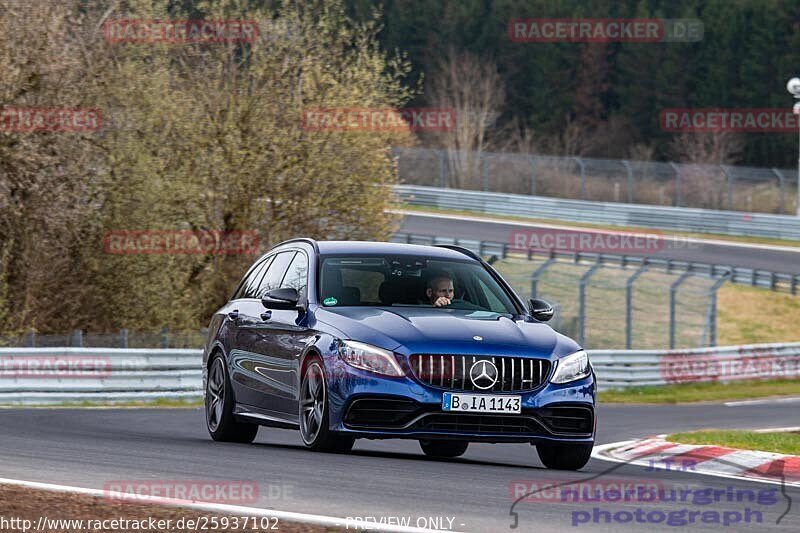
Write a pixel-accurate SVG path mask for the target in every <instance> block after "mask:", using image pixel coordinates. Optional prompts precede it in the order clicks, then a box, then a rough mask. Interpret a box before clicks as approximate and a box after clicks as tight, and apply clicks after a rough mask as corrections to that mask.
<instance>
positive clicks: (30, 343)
mask: <svg viewBox="0 0 800 533" xmlns="http://www.w3.org/2000/svg"><path fill="white" fill-rule="evenodd" d="M25 346H27V347H28V348H36V332H35V331H33V330H30V331H29V332H28V334H27V335H26V336H25Z"/></svg>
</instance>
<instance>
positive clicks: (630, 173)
mask: <svg viewBox="0 0 800 533" xmlns="http://www.w3.org/2000/svg"><path fill="white" fill-rule="evenodd" d="M622 164H623V165H624V166H625V170H626V171H627V172H628V203H629V204H632V203H633V169H632V168H631V164H630V163H629V162H628V161H626V160H625V159H623V160H622Z"/></svg>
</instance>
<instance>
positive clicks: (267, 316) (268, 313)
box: [261, 310, 272, 322]
mask: <svg viewBox="0 0 800 533" xmlns="http://www.w3.org/2000/svg"><path fill="white" fill-rule="evenodd" d="M270 318H272V311H269V310H267V311H264V312H263V313H261V320H263V321H264V322H266V321H267V320H269V319H270Z"/></svg>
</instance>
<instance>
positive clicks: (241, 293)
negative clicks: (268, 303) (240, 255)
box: [233, 255, 275, 300]
mask: <svg viewBox="0 0 800 533" xmlns="http://www.w3.org/2000/svg"><path fill="white" fill-rule="evenodd" d="M274 258H275V256H274V255H273V256H270V257H268V258H266V259H265V260H264V261H262V262H261V263H260V264H259V265H258V266H257V267H255V268H254V269H252V270H251V271H250V273H249V274H248V275H247V277H246V278H245V279H244V281H242V284H241V286H239V290H237V291H236V294H234V295H233V299H234V300H238V299H239V298H252V296H248V294H253V292H254V291H255V288H256V287H258V284H259V282H260V281H261V276H262V275H263V274H264V270H265V269H266V268H267V267H268V266H269V264H270V262H271V261H272V260H273V259H274Z"/></svg>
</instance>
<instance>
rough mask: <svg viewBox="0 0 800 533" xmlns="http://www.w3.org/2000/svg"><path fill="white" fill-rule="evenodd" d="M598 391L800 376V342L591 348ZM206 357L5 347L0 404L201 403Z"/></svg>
mask: <svg viewBox="0 0 800 533" xmlns="http://www.w3.org/2000/svg"><path fill="white" fill-rule="evenodd" d="M589 358H590V360H591V361H592V366H593V367H594V370H595V373H596V374H597V378H598V383H599V387H600V389H601V390H602V389H613V388H626V387H636V386H652V385H666V384H672V383H693V382H707V381H721V382H727V381H735V380H746V379H786V378H796V377H798V376H800V343H791V344H763V345H750V346H726V347H721V348H708V349H700V350H679V351H664V350H635V351H624V350H590V351H589ZM201 361H202V351H201V350H197V349H195V350H163V349H149V350H137V349H120V348H105V349H97V348H0V404H2V405H47V404H51V405H52V404H63V403H74V402H92V403H94V402H100V403H105V402H115V401H147V400H153V399H159V398H170V399H187V400H199V399H200V398H202V390H203V389H202V363H201Z"/></svg>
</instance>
